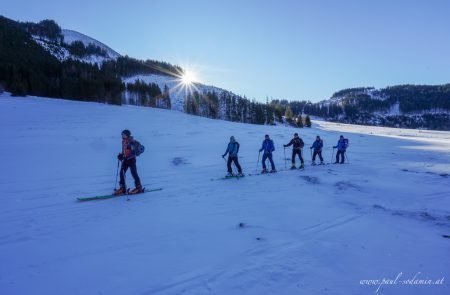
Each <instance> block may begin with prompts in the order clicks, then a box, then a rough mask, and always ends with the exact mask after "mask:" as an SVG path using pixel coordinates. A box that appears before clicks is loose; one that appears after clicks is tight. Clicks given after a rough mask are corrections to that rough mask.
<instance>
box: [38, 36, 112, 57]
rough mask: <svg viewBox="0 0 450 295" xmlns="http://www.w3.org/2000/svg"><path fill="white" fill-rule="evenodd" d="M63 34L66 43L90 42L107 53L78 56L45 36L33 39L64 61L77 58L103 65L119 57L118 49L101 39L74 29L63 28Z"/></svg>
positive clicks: (87, 43)
mask: <svg viewBox="0 0 450 295" xmlns="http://www.w3.org/2000/svg"><path fill="white" fill-rule="evenodd" d="M62 35H63V36H64V43H65V44H66V45H70V44H72V43H73V42H75V41H81V42H82V43H83V44H84V45H85V46H88V45H90V44H92V45H94V46H98V47H99V48H101V49H102V50H105V52H106V55H105V56H101V55H98V54H91V55H88V56H84V57H78V56H74V55H72V54H70V52H69V50H68V49H67V48H66V47H64V46H61V45H60V44H56V43H55V42H51V41H49V40H47V39H46V38H45V37H40V36H33V39H34V40H35V41H36V42H37V43H38V44H39V45H41V46H42V47H43V48H44V49H45V50H46V51H48V52H49V53H51V54H52V55H53V56H55V57H56V58H58V59H59V60H60V61H64V60H66V59H69V58H71V59H75V60H79V61H83V62H87V63H90V64H98V65H101V64H102V63H103V62H105V61H108V60H112V59H114V60H115V59H117V58H118V57H119V56H120V54H118V53H117V52H116V51H114V50H113V49H111V48H110V47H108V46H106V45H105V44H103V43H101V42H100V41H97V40H95V39H94V38H91V37H88V36H86V35H84V34H81V33H78V32H76V31H72V30H62Z"/></svg>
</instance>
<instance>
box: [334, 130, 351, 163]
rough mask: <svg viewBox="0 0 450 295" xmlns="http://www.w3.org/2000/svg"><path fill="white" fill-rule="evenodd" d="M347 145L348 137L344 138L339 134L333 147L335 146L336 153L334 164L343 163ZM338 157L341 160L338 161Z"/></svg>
mask: <svg viewBox="0 0 450 295" xmlns="http://www.w3.org/2000/svg"><path fill="white" fill-rule="evenodd" d="M347 146H348V139H346V138H344V136H343V135H341V136H340V137H339V141H338V143H337V145H336V146H334V147H333V149H336V148H337V153H336V162H334V164H339V163H341V164H344V158H345V150H346V149H347ZM339 157H341V161H340V162H339Z"/></svg>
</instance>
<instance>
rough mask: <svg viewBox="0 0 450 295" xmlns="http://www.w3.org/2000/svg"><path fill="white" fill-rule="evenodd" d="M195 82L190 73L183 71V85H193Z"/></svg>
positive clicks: (195, 79) (192, 74)
mask: <svg viewBox="0 0 450 295" xmlns="http://www.w3.org/2000/svg"><path fill="white" fill-rule="evenodd" d="M196 81H197V78H196V77H195V74H194V73H192V72H191V71H185V72H184V73H183V74H182V75H181V82H182V83H183V84H184V85H191V84H193V83H195V82H196Z"/></svg>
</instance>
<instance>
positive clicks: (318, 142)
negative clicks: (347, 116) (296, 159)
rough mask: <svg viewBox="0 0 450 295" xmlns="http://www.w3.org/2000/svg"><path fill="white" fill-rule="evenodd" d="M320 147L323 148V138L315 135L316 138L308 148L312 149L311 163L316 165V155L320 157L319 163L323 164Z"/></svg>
mask: <svg viewBox="0 0 450 295" xmlns="http://www.w3.org/2000/svg"><path fill="white" fill-rule="evenodd" d="M322 148H323V140H322V139H320V136H319V135H317V137H316V140H315V141H314V143H313V145H312V146H311V147H310V149H314V152H313V156H312V165H316V156H317V155H318V156H319V159H320V165H323V164H324V163H323V158H322Z"/></svg>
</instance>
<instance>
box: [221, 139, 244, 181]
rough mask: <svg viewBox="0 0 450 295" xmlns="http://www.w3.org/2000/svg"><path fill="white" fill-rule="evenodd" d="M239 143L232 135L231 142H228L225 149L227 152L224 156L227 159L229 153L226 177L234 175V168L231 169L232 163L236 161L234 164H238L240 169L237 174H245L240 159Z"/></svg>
mask: <svg viewBox="0 0 450 295" xmlns="http://www.w3.org/2000/svg"><path fill="white" fill-rule="evenodd" d="M239 147H240V146H239V143H238V142H237V141H236V139H235V138H234V136H231V137H230V142H229V143H228V146H227V150H226V151H225V154H223V155H222V158H224V159H225V156H226V155H227V154H228V161H227V169H228V174H227V176H226V177H232V176H233V170H232V169H231V163H232V162H234V165H236V167H237V169H238V175H237V176H244V175H243V174H242V168H241V165H239V161H238V153H239Z"/></svg>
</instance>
